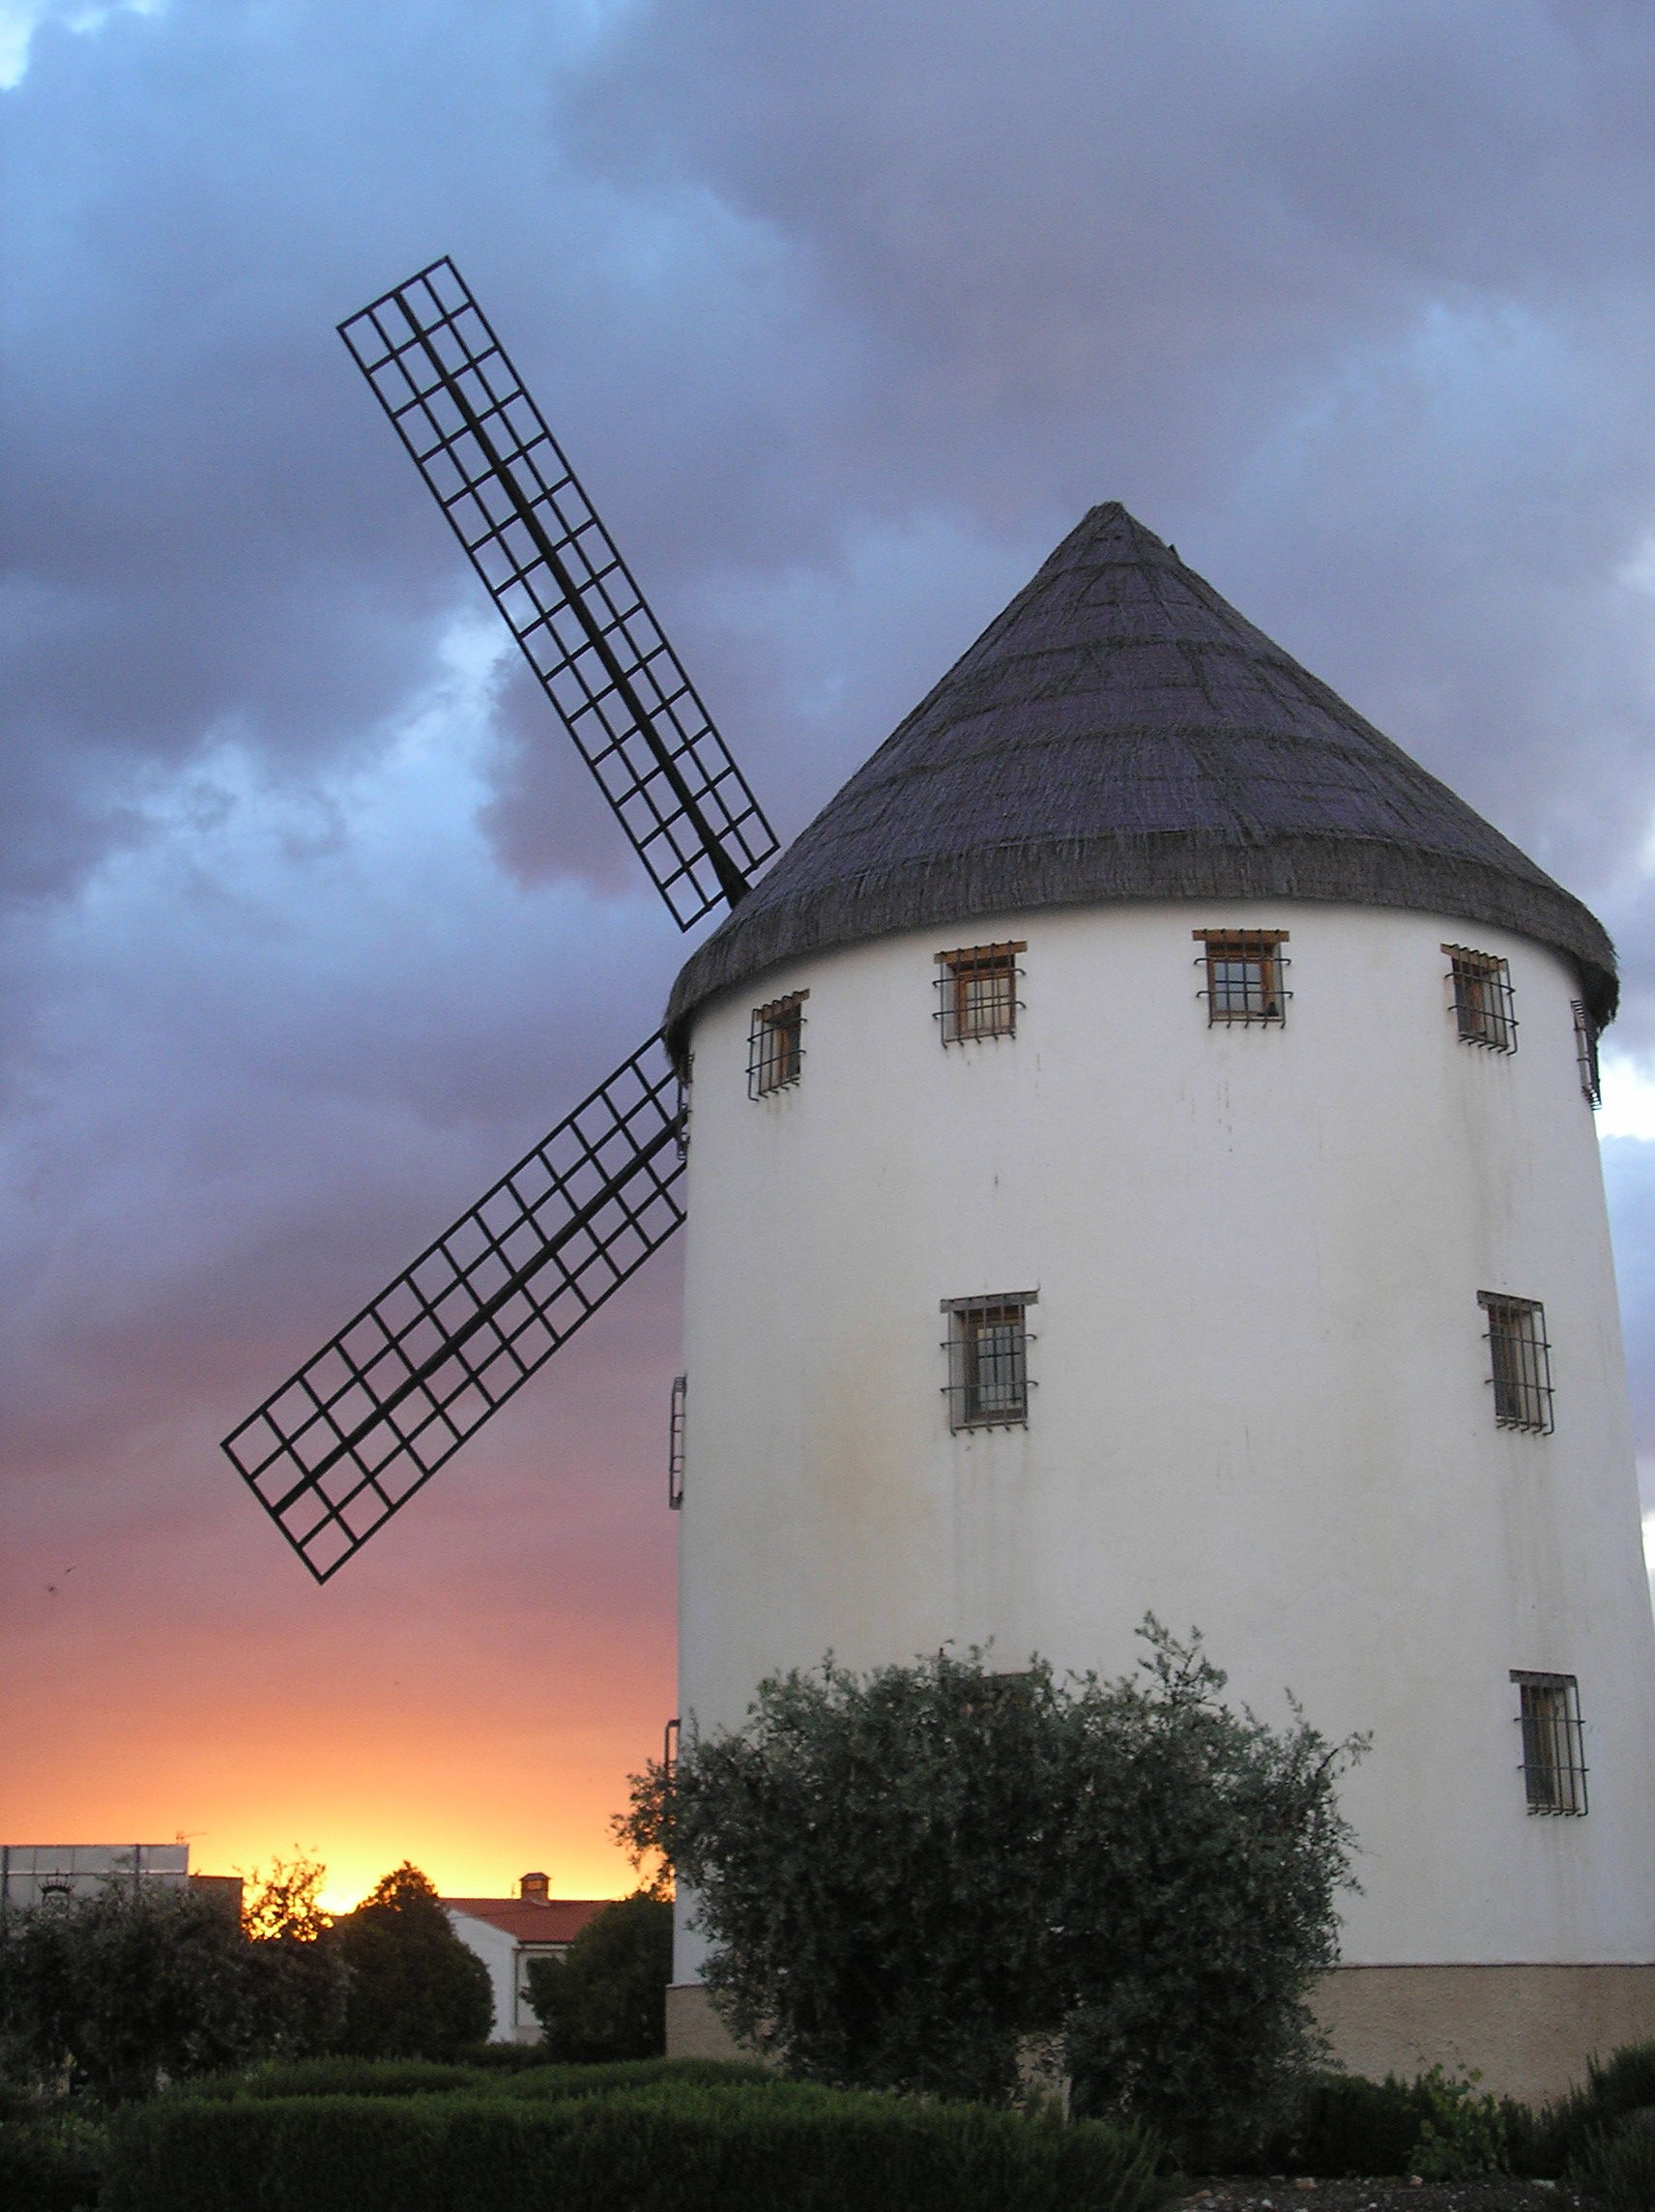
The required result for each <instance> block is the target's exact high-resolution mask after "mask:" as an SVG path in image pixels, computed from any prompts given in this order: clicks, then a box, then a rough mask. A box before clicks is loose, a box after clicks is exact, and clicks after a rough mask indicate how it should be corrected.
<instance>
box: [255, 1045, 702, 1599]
mask: <svg viewBox="0 0 1655 2212" xmlns="http://www.w3.org/2000/svg"><path fill="white" fill-rule="evenodd" d="M683 1129H684V1109H683V1100H682V1091H681V1090H680V1086H679V1080H678V1076H677V1074H676V1072H675V1071H674V1068H673V1065H672V1062H671V1061H670V1059H669V1058H668V1055H667V1050H666V1046H665V1043H664V1042H663V1041H662V1039H661V1037H660V1036H658V1035H656V1036H653V1037H652V1038H651V1039H650V1041H649V1043H648V1044H647V1045H645V1046H644V1047H643V1049H642V1050H641V1051H639V1052H635V1053H634V1054H633V1055H632V1057H631V1059H630V1060H627V1061H624V1062H622V1064H621V1065H620V1066H619V1067H618V1068H617V1069H616V1070H615V1072H614V1074H613V1075H611V1076H610V1077H609V1078H608V1080H607V1081H606V1082H604V1083H600V1084H599V1085H598V1087H597V1089H596V1090H595V1091H594V1092H593V1093H592V1095H591V1097H589V1098H586V1099H583V1100H582V1101H581V1103H580V1105H578V1106H577V1107H576V1108H575V1110H574V1112H573V1113H572V1114H570V1115H569V1116H568V1118H567V1119H566V1121H560V1122H559V1123H558V1125H557V1127H556V1128H555V1129H554V1130H553V1131H552V1132H551V1134H550V1136H548V1137H547V1138H546V1139H545V1140H544V1141H543V1142H542V1143H540V1144H538V1145H537V1146H536V1147H535V1149H534V1150H533V1151H532V1152H530V1153H529V1155H528V1156H527V1158H525V1159H522V1160H519V1161H518V1163H517V1165H516V1166H515V1167H514V1168H513V1169H512V1170H511V1172H510V1174H509V1175H507V1176H503V1177H502V1178H501V1179H500V1181H499V1182H497V1183H496V1184H495V1185H494V1188H493V1189H492V1190H490V1191H489V1192H488V1193H487V1194H486V1196H484V1197H483V1198H482V1199H480V1200H479V1203H478V1204H477V1205H476V1206H474V1207H473V1208H472V1209H471V1211H470V1212H469V1213H464V1214H462V1215H461V1216H460V1218H459V1220H458V1221H456V1222H455V1223H454V1225H453V1227H452V1228H451V1229H449V1230H447V1231H445V1232H444V1234H443V1235H442V1236H441V1237H438V1238H437V1240H436V1242H435V1243H434V1244H431V1245H429V1246H428V1247H427V1248H426V1250H425V1251H423V1252H421V1255H420V1257H419V1259H418V1260H416V1261H415V1263H414V1265H413V1266H411V1267H409V1268H407V1269H406V1270H405V1271H404V1272H403V1273H402V1274H400V1275H398V1276H397V1278H396V1280H395V1281H394V1282H393V1283H392V1284H391V1285H390V1287H389V1288H388V1289H386V1290H384V1291H382V1292H381V1293H380V1295H379V1296H378V1297H376V1298H375V1299H374V1300H373V1302H372V1303H371V1304H370V1305H366V1306H364V1307H363V1310H362V1312H361V1313H359V1314H358V1315H357V1316H356V1317H355V1319H354V1320H352V1321H350V1322H348V1323H347V1324H345V1326H344V1327H343V1328H342V1329H340V1331H339V1333H338V1335H337V1336H335V1337H334V1339H333V1340H332V1341H331V1342H330V1343H328V1344H326V1345H324V1346H323V1348H322V1350H321V1351H320V1352H318V1353H316V1355H315V1357H314V1358H312V1359H308V1360H306V1361H305V1365H304V1366H303V1367H302V1368H301V1369H300V1370H299V1372H298V1374H297V1375H295V1376H294V1377H293V1378H292V1379H291V1380H290V1381H289V1382H287V1383H283V1384H282V1386H281V1388H280V1389H279V1390H277V1391H276V1392H275V1393H274V1394H273V1395H272V1396H271V1397H269V1398H267V1399H266V1401H265V1403H264V1404H263V1405H262V1406H261V1407H260V1408H259V1409H258V1411H257V1412H255V1413H252V1414H250V1415H249V1416H248V1418H247V1420H245V1421H244V1422H243V1423H242V1425H241V1426H240V1428H238V1429H236V1430H235V1431H234V1432H233V1433H232V1434H231V1435H230V1436H228V1437H226V1438H225V1440H224V1449H225V1451H226V1452H227V1453H228V1454H229V1456H230V1458H231V1459H232V1460H233V1461H234V1463H235V1465H236V1467H237V1468H238V1469H239V1470H240V1471H241V1473H242V1475H243V1477H244V1478H245V1480H246V1481H247V1483H248V1484H249V1485H250V1487H251V1489H252V1491H253V1494H254V1496H255V1497H256V1498H257V1499H258V1500H259V1502H260V1504H261V1505H263V1506H264V1508H265V1510H266V1511H267V1512H268V1513H269V1514H270V1515H271V1516H272V1518H273V1519H274V1520H275V1521H276V1526H277V1527H278V1528H280V1530H281V1532H282V1534H283V1535H284V1536H285V1537H286V1538H287V1540H288V1542H289V1543H290V1544H291V1545H292V1546H293V1548H294V1550H295V1551H296V1552H297V1553H298V1554H299V1556H300V1557H301V1558H302V1559H303V1560H304V1561H305V1565H306V1566H307V1567H308V1568H309V1570H310V1572H311V1573H312V1574H313V1575H314V1576H315V1578H316V1580H317V1581H318V1582H326V1581H327V1580H328V1578H329V1576H330V1575H332V1574H334V1573H336V1572H337V1571H338V1569H339V1568H340V1567H341V1566H343V1565H344V1563H345V1561H346V1560H347V1559H348V1558H350V1557H352V1556H353V1555H354V1554H355V1553H356V1552H358V1551H360V1550H361V1549H362V1547H363V1544H364V1543H366V1541H367V1539H368V1538H369V1536H371V1535H372V1534H373V1532H374V1530H375V1529H376V1528H381V1527H382V1526H383V1525H384V1524H385V1523H386V1522H387V1521H389V1520H390V1518H391V1516H392V1514H393V1513H395V1512H397V1511H399V1510H400V1508H401V1507H402V1506H404V1505H406V1504H407V1502H408V1500H409V1499H410V1498H412V1497H413V1495H414V1493H415V1492H416V1491H417V1490H418V1489H420V1488H421V1485H422V1484H423V1483H425V1482H427V1481H429V1479H430V1477H431V1476H432V1475H433V1474H435V1473H436V1471H437V1470H438V1468H440V1467H441V1466H442V1464H443V1462H444V1461H445V1460H446V1459H448V1458H450V1455H451V1454H452V1453H454V1452H456V1451H457V1450H458V1449H459V1447H460V1445H461V1444H462V1443H464V1442H465V1441H466V1439H467V1438H468V1437H470V1436H471V1435H473V1434H474V1433H475V1432H476V1431H477V1430H478V1429H479V1428H480V1427H481V1425H482V1423H483V1422H484V1421H486V1420H487V1418H488V1416H489V1415H490V1413H492V1412H494V1410H495V1409H496V1407H498V1406H502V1405H504V1404H505V1402H506V1400H507V1399H508V1398H509V1397H510V1396H511V1395H512V1393H513V1392H514V1391H516V1390H519V1389H521V1387H522V1385H523V1384H524V1383H526V1382H527V1381H528V1380H529V1378H530V1376H531V1375H533V1374H534V1372H535V1370H536V1369H537V1367H539V1366H541V1365H543V1364H544V1362H545V1361H546V1360H548V1359H549V1358H550V1357H551V1356H552V1353H554V1352H556V1351H557V1350H558V1348H559V1346H560V1345H564V1344H566V1343H567V1342H568V1340H569V1338H570V1337H571V1336H572V1335H573V1334H574V1332H575V1330H576V1329H577V1328H579V1327H580V1325H581V1324H582V1323H583V1322H585V1321H587V1320H589V1319H590V1317H591V1316H592V1315H593V1314H595V1312H596V1311H597V1309H598V1307H599V1306H600V1305H602V1304H603V1302H604V1300H605V1299H606V1298H608V1297H609V1296H610V1295H612V1294H613V1293H614V1292H615V1291H617V1290H619V1289H620V1287H621V1285H622V1284H623V1283H624V1282H625V1280H626V1278H627V1277H628V1276H629V1275H631V1274H634V1273H635V1272H636V1271H637V1269H638V1268H639V1267H641V1266H643V1264H644V1262H645V1261H646V1260H647V1259H648V1258H649V1257H650V1255H651V1254H652V1253H653V1252H654V1251H656V1250H658V1248H659V1247H660V1246H661V1245H662V1244H664V1243H665V1242H666V1240H667V1238H668V1237H670V1236H671V1235H672V1234H673V1232H674V1230H676V1229H677V1228H678V1227H679V1225H680V1224H681V1223H682V1220H683V1205H682V1193H681V1190H680V1187H679V1184H680V1178H681V1177H682V1173H683V1159H682V1141H683Z"/></svg>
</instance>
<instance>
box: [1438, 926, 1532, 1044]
mask: <svg viewBox="0 0 1655 2212" xmlns="http://www.w3.org/2000/svg"><path fill="white" fill-rule="evenodd" d="M1442 949H1443V951H1444V952H1446V953H1447V955H1448V960H1449V968H1448V981H1449V983H1450V984H1451V985H1452V986H1453V991H1454V1021H1455V1026H1456V1027H1457V1028H1458V1030H1459V1032H1460V1042H1461V1043H1462V1044H1479V1045H1482V1046H1484V1047H1485V1048H1486V1050H1488V1051H1489V1052H1515V1051H1516V1050H1517V1016H1516V1014H1515V1013H1514V1012H1513V1011H1512V999H1511V969H1510V967H1509V965H1508V964H1507V963H1506V962H1505V961H1504V960H1502V959H1501V958H1500V957H1499V955H1498V953H1496V952H1473V951H1472V950H1471V949H1470V947H1469V946H1465V945H1445V946H1443V947H1442Z"/></svg>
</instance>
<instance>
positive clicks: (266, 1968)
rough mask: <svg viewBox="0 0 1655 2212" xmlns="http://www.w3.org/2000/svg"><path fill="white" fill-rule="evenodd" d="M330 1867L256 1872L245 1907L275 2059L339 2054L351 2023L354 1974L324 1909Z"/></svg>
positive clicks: (281, 1864) (290, 1864) (278, 1864)
mask: <svg viewBox="0 0 1655 2212" xmlns="http://www.w3.org/2000/svg"><path fill="white" fill-rule="evenodd" d="M326 1879H327V1869H326V1867H324V1866H322V1865H321V1864H319V1862H318V1861H316V1860H314V1859H308V1858H305V1857H304V1856H303V1854H301V1855H298V1856H296V1857H294V1858H291V1859H276V1860H275V1861H273V1862H272V1865H271V1870H270V1873H269V1874H268V1875H261V1874H260V1873H259V1871H258V1869H257V1868H255V1869H254V1870H253V1874H252V1877H251V1882H252V1887H251V1889H250V1892H249V1894H248V1895H247V1898H246V1900H245V1901H244V1904H243V1906H242V1929H243V1933H244V1934H245V1935H246V1936H247V1940H248V1943H249V1945H250V1946H251V1951H252V1963H253V1967H254V1972H255V1977H256V1983H257V1988H258V1993H259V2001H260V2005H261V2008H262V2016H263V2027H264V2041H265V2044H266V2046H267V2049H268V2050H269V2051H270V2052H271V2053H272V2054H273V2055H276V2056H280V2057H285V2058H305V2057H309V2056H312V2055H313V2054H314V2053H316V2052H324V2051H331V2050H333V2049H334V2048H335V2046H336V2044H337V2042H338V2038H339V2035H340V2033H341V2031H342V2029H343V2027H344V2023H345V1994H346V1991H347V1989H348V1988H349V1985H350V1969H349V1967H348V1966H347V1965H346V1963H345V1957H344V1952H343V1949H342V1947H341V1945H340V1944H339V1943H338V1941H337V1940H336V1939H335V1938H334V1916H333V1914H332V1913H330V1912H327V1911H325V1910H324V1909H323V1907H322V1906H321V1904H320V1903H319V1897H320V1892H321V1888H322V1884H323V1882H324V1881H325V1880H326Z"/></svg>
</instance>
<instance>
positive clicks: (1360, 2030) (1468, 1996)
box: [667, 1965, 1655, 2104]
mask: <svg viewBox="0 0 1655 2212" xmlns="http://www.w3.org/2000/svg"><path fill="white" fill-rule="evenodd" d="M1311 2004H1312V2008H1313V2010H1314V2011H1315V2013H1316V2016H1317V2019H1318V2020H1319V2021H1320V2022H1321V2025H1322V2027H1323V2028H1324V2029H1325V2031H1326V2033H1327V2036H1328V2040H1329V2042H1330V2043H1331V2045H1332V2050H1333V2061H1334V2064H1335V2065H1337V2066H1339V2067H1341V2068H1343V2069H1344V2070H1345V2071H1347V2072H1349V2073H1351V2074H1366V2075H1367V2076H1368V2077H1369V2078H1370V2079H1371V2080H1374V2081H1379V2080H1382V2079H1383V2077H1384V2076H1385V2075H1387V2074H1401V2075H1403V2076H1405V2077H1407V2078H1408V2079H1411V2078H1412V2077H1413V2076H1414V2075H1415V2074H1423V2073H1424V2072H1425V2070H1426V2069H1427V2067H1430V2066H1436V2065H1441V2066H1444V2067H1446V2068H1447V2069H1448V2071H1449V2072H1450V2073H1451V2074H1452V2073H1458V2072H1461V2071H1464V2070H1469V2069H1473V2068H1474V2069H1475V2070H1476V2071H1477V2072H1478V2073H1480V2074H1481V2076H1482V2082H1481V2084H1480V2085H1481V2087H1482V2088H1484V2089H1492V2090H1495V2091H1496V2092H1497V2093H1498V2094H1500V2095H1502V2096H1508V2097H1522V2098H1524V2100H1525V2101H1526V2102H1527V2103H1529V2104H1539V2103H1541V2102H1543V2101H1544V2100H1545V2099H1546V2098H1548V2097H1555V2096H1557V2095H1558V2094H1559V2093H1560V2092H1561V2091H1562V2090H1564V2089H1566V2088H1567V2087H1568V2086H1569V2085H1570V2083H1571V2082H1574V2081H1582V2079H1583V2078H1584V2076H1585V2071H1586V2061H1587V2059H1588V2058H1590V2057H1592V2056H1593V2055H1594V2053H1596V2054H1603V2055H1607V2054H1608V2052H1611V2051H1612V2050H1614V2049H1615V2047H1616V2046H1617V2045H1618V2044H1622V2043H1645V2042H1648V2041H1651V2040H1655V1965H1647V1966H1643V1965H1638V1966H1529V1965H1513V1966H1336V1967H1335V1968H1334V1969H1333V1971H1332V1972H1331V1973H1329V1974H1323V1975H1322V1976H1321V1979H1320V1980H1319V1982H1318V1983H1317V1986H1316V1988H1315V1990H1314V1992H1313V1993H1312V1996H1311ZM667 2052H668V2053H669V2055H670V2056H672V2057H674V2058H740V2057H742V2056H744V2055H748V2054H747V2053H743V2052H741V2051H740V2048H739V2047H738V2045H737V2044H736V2043H735V2042H734V2041H733V2040H732V2038H731V2035H730V2032H729V2030H728V2029H727V2028H726V2027H725V2025H724V2023H723V2022H722V2021H721V2020H720V2019H719V2018H718V2016H717V2014H716V2013H715V2012H714V2011H713V2010H712V2007H711V2004H710V2003H709V2002H708V1997H707V1992H706V1990H705V1989H703V1987H702V1986H701V1984H700V1983H699V1982H678V1983H675V1984H674V1985H673V1987H672V1988H671V1989H669V1990H668V1992H667Z"/></svg>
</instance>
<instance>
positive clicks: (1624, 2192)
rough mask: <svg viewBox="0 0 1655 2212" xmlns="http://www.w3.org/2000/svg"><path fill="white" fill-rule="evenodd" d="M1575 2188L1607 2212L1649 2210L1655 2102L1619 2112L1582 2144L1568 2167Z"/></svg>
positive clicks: (1654, 2180) (1653, 2190) (1654, 2181)
mask: <svg viewBox="0 0 1655 2212" xmlns="http://www.w3.org/2000/svg"><path fill="white" fill-rule="evenodd" d="M1569 2179H1570V2181H1571V2182H1572V2183H1573V2185H1574V2186H1575V2187H1576V2188H1577V2189H1582V2190H1584V2191H1585V2193H1586V2194H1587V2195H1588V2196H1589V2197H1595V2198H1596V2199H1597V2201H1598V2202H1599V2203H1600V2204H1602V2205H1604V2206H1606V2207H1607V2212H1649V2207H1650V2206H1651V2205H1652V2204H1655V2105H1645V2106H1642V2107H1640V2108H1637V2109H1635V2110H1632V2111H1629V2112H1625V2113H1623V2114H1622V2115H1621V2117H1620V2120H1619V2123H1618V2124H1617V2125H1616V2126H1614V2127H1613V2128H1606V2129H1604V2130H1603V2131H1602V2132H1601V2133H1599V2134H1597V2135H1594V2136H1593V2137H1592V2138H1591V2139H1590V2140H1589V2141H1588V2142H1586V2143H1585V2144H1583V2145H1582V2149H1581V2152H1580V2153H1579V2155H1578V2156H1577V2157H1576V2158H1575V2159H1574V2160H1573V2161H1572V2162H1571V2164H1570V2167H1569Z"/></svg>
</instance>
